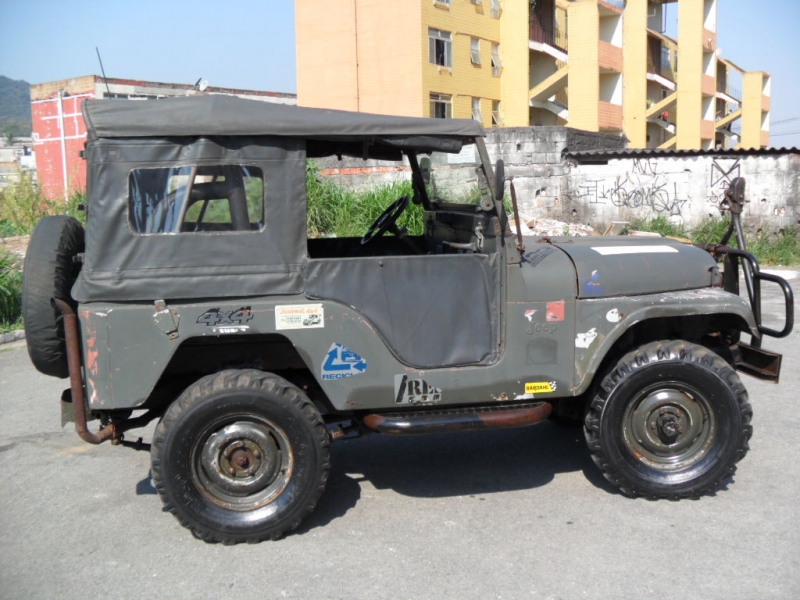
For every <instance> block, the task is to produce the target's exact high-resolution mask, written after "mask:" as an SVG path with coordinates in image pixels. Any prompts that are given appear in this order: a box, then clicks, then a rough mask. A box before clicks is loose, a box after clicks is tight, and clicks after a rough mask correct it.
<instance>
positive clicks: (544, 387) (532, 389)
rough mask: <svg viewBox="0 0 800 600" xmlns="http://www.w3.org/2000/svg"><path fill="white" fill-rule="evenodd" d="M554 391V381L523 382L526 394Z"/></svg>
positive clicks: (550, 392)
mask: <svg viewBox="0 0 800 600" xmlns="http://www.w3.org/2000/svg"><path fill="white" fill-rule="evenodd" d="M555 391H556V382H555V381H534V382H533V383H526V384H525V393H526V394H552V393H553V392H555Z"/></svg>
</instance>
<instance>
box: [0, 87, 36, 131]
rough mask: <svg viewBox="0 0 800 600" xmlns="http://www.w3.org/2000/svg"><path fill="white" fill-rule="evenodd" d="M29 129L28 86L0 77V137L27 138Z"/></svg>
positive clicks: (29, 100) (29, 103) (29, 104)
mask: <svg viewBox="0 0 800 600" xmlns="http://www.w3.org/2000/svg"><path fill="white" fill-rule="evenodd" d="M31 129H32V125H31V96H30V84H29V83H28V82H27V81H18V80H14V79H9V78H8V77H4V76H3V75H0V135H2V136H8V135H11V136H12V137H16V136H29V135H30V134H31Z"/></svg>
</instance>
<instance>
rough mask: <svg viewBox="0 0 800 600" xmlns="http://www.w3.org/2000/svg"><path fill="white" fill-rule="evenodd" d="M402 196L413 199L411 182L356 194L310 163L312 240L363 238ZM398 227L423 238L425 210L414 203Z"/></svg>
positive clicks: (309, 186)
mask: <svg viewBox="0 0 800 600" xmlns="http://www.w3.org/2000/svg"><path fill="white" fill-rule="evenodd" d="M401 196H409V197H412V196H413V189H412V187H411V182H409V181H403V182H394V183H389V184H386V185H382V186H379V187H374V188H371V189H369V190H365V191H359V192H355V191H353V190H348V189H344V188H342V187H340V186H338V185H336V182H334V181H333V180H331V179H328V178H326V177H323V176H322V175H320V173H319V169H318V168H317V167H316V166H315V165H314V164H313V163H308V165H307V167H306V197H307V199H308V205H307V214H308V237H312V238H314V237H325V236H336V237H361V236H362V235H364V233H365V232H366V231H367V229H369V227H370V225H372V224H373V223H374V222H375V220H376V219H377V218H378V217H379V216H380V214H381V213H382V212H383V211H384V210H386V208H387V207H388V206H389V205H390V204H391V203H392V202H394V201H395V200H397V199H398V198H400V197H401ZM397 225H398V226H404V225H405V226H406V227H407V228H408V232H409V235H421V234H422V231H423V214H422V207H421V206H417V205H416V204H414V203H413V202H412V203H411V204H409V206H408V208H407V209H406V211H405V213H404V214H403V216H402V217H400V219H399V220H398V222H397Z"/></svg>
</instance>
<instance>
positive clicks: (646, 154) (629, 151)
mask: <svg viewBox="0 0 800 600" xmlns="http://www.w3.org/2000/svg"><path fill="white" fill-rule="evenodd" d="M563 154H564V156H565V157H568V158H573V159H575V160H577V161H578V162H595V161H601V160H602V161H606V160H612V159H615V158H686V157H690V156H774V155H778V154H800V148H758V149H752V148H751V149H739V150H734V149H728V150H721V149H718V150H673V149H669V150H660V149H658V148H626V149H624V150H583V151H580V152H570V151H569V148H566V149H565V150H564V153H563Z"/></svg>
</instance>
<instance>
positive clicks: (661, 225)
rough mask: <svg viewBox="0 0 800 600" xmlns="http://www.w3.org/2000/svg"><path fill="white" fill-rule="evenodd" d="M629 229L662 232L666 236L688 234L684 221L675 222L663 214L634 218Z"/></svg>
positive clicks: (684, 235)
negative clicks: (650, 217)
mask: <svg viewBox="0 0 800 600" xmlns="http://www.w3.org/2000/svg"><path fill="white" fill-rule="evenodd" d="M627 229H628V231H652V232H654V233H660V234H661V235H663V236H665V237H681V238H685V237H687V236H688V232H687V231H686V227H685V226H684V225H683V224H682V223H673V222H672V221H670V220H669V219H668V218H667V217H665V216H663V215H659V216H657V217H654V218H652V219H646V218H636V219H633V220H631V222H630V225H628V228H627Z"/></svg>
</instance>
